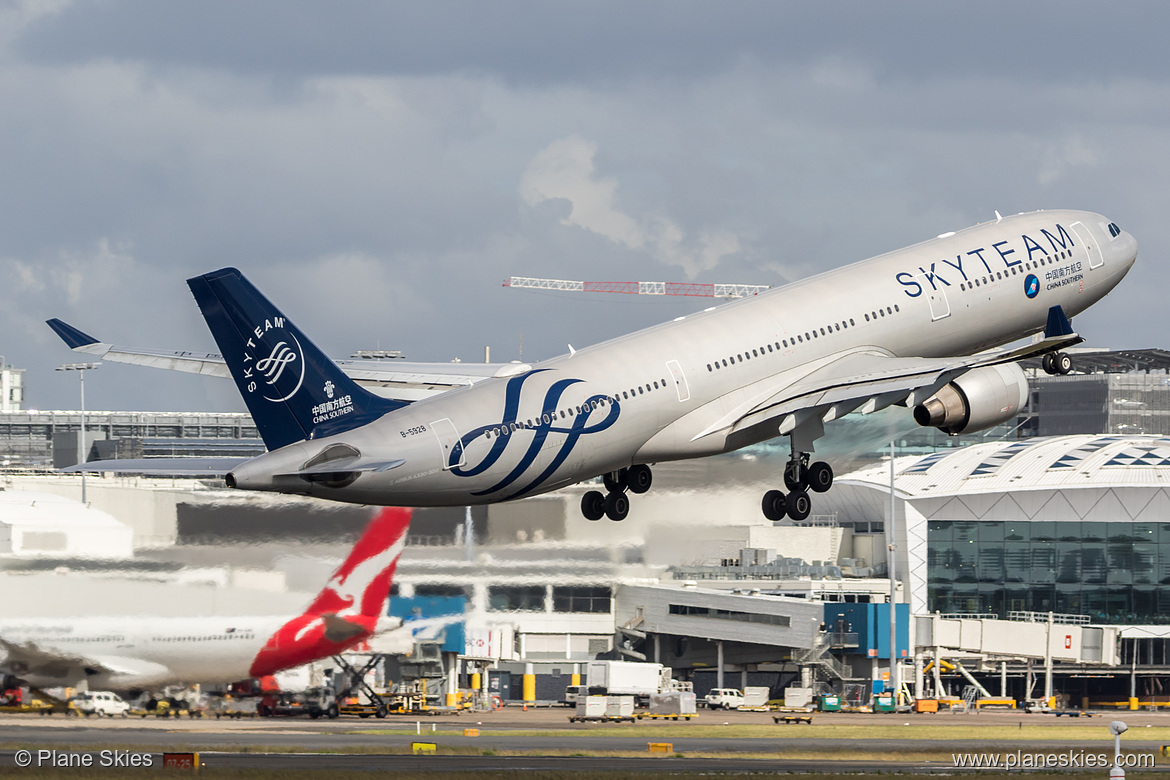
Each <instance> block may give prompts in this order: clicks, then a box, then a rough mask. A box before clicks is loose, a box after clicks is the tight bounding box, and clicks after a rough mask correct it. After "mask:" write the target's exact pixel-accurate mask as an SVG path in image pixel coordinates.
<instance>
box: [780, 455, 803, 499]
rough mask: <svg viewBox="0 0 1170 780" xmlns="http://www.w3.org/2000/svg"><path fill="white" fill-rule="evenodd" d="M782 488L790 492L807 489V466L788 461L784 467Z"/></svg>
mask: <svg viewBox="0 0 1170 780" xmlns="http://www.w3.org/2000/svg"><path fill="white" fill-rule="evenodd" d="M784 487H786V488H788V490H789V491H790V492H795V491H798V490H806V489H807V488H808V466H806V465H804V464H803V463H795V462H793V461H789V462H788V465H787V466H785V467H784Z"/></svg>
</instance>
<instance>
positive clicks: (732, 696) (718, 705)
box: [704, 688, 743, 710]
mask: <svg viewBox="0 0 1170 780" xmlns="http://www.w3.org/2000/svg"><path fill="white" fill-rule="evenodd" d="M704 701H705V702H707V707H709V708H710V709H713V710H718V709H724V710H737V709H739V705H741V704H743V694H742V693H740V692H739V691H737V690H736V689H735V688H712V689H711V692H710V693H708V694H707V696H706V697H705V698H704Z"/></svg>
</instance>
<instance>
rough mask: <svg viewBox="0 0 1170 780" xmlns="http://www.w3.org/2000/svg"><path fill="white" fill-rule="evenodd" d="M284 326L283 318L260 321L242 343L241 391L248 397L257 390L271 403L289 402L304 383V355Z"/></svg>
mask: <svg viewBox="0 0 1170 780" xmlns="http://www.w3.org/2000/svg"><path fill="white" fill-rule="evenodd" d="M284 323H285V320H284V318H283V317H275V318H273V319H271V320H264V324H263V325H257V326H256V327H255V328H254V329H253V330H252V333H251V334H250V335H249V338H248V340H247V342H245V346H246V347H247V351H245V352H244V378H243V382H242V384H243V385H244V389H245V390H246V391H247V392H248V393H249V394H251V393H254V392H256V391H257V390H260V391H261V397H262V398H264V400H266V401H272V402H273V403H282V402H284V401H287V400H288V399H290V398H292V397H293V396H294V395H296V394H297V391H298V390H300V389H301V384H302V383H303V382H304V381H305V359H304V354H305V352H304V350H303V349H301V343H300V342H299V341H297V337H296V336H295V335H293V333H292V331H290V330H287V329H285V327H284ZM273 331H275V332H273Z"/></svg>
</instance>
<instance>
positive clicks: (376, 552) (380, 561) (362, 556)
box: [305, 507, 411, 617]
mask: <svg viewBox="0 0 1170 780" xmlns="http://www.w3.org/2000/svg"><path fill="white" fill-rule="evenodd" d="M410 515H411V510H409V509H400V508H397V507H387V508H385V509H383V510H381V511H380V512H378V514H377V515H376V516H375V517H374V519H373V520H372V521H370V524H369V525H368V526H366V530H365V532H364V533H362V536H361V538H360V539H358V541H357V544H355V545H354V546H353V549H352V550H351V551H350V553H349V557H348V558H346V559H345V562H344V563H342V564H341V566H339V567H337V571H335V572H333V576H332V577H330V578H329V582H327V583H326V584H325V587H324V588H322V589H321V592H320V593H319V594H317V598H315V599H314V600H313V603H312V604H310V605H309V608H308V609H306V610H305V614H306V615H324V614H327V613H328V614H333V615H347V616H348V615H365V616H366V617H382V616H383V615H385V614H386V602H387V600H388V599H389V598H390V584H391V582H392V581H393V579H394V569H395V567H397V566H398V556H399V555H401V554H402V548H403V547H404V546H405V545H406V529H407V527H408V526H409V525H410Z"/></svg>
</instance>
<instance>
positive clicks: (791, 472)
mask: <svg viewBox="0 0 1170 780" xmlns="http://www.w3.org/2000/svg"><path fill="white" fill-rule="evenodd" d="M808 461H809V453H807V452H800V453H795V454H794V456H793V458H792V460H790V461H788V464H787V465H786V466H785V467H784V486H785V487H786V488H788V495H787V496H786V495H784V493H783V492H782V491H779V490H769V491H768V492H767V493H765V494H764V501H763V510H764V517H766V518H768V519H769V520H772V521H776V520H783V519H784V518H785V516H787V517H791V518H792V519H793V520H804V519H805V518H806V517H808V516H809V514H811V513H812V499H811V498H810V497H809V494H808V491H809V490H812V491H813V492H814V493H824V492H825V491H826V490H828V489H829V488H831V487H832V486H833V467H832V466H830V465H829V464H828V463H825V462H824V461H817V462H815V463H813V464H811V465H809V462H808Z"/></svg>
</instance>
